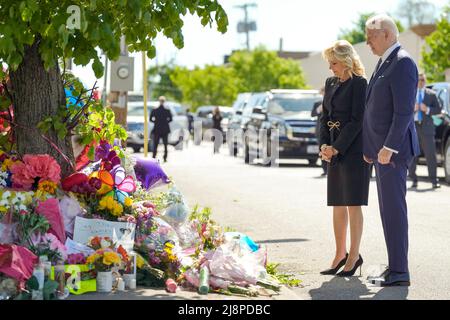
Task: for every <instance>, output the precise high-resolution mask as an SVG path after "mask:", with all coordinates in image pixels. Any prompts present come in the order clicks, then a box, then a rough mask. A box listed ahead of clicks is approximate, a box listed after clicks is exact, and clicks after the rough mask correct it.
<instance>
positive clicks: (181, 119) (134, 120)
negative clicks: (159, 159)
mask: <svg viewBox="0 0 450 320" xmlns="http://www.w3.org/2000/svg"><path fill="white" fill-rule="evenodd" d="M157 107H159V102H158V101H149V102H148V103H147V112H148V117H149V118H150V113H151V112H152V110H153V109H155V108H157ZM165 107H166V108H168V109H169V110H170V112H171V113H172V122H170V124H169V126H170V135H169V144H171V145H173V146H175V148H176V149H178V150H181V149H183V141H184V140H186V139H188V137H189V128H188V118H187V116H186V115H184V114H179V113H178V112H177V110H180V109H181V105H180V104H178V103H176V102H172V101H167V102H166V103H165ZM153 126H154V124H153V123H152V122H150V121H148V135H149V136H148V139H149V142H150V143H149V150H153V142H154V141H153V140H152V137H151V132H152V129H153ZM127 133H128V139H127V146H128V147H131V148H133V150H134V152H139V151H140V150H141V148H142V147H144V102H143V101H136V102H129V103H128V114H127Z"/></svg>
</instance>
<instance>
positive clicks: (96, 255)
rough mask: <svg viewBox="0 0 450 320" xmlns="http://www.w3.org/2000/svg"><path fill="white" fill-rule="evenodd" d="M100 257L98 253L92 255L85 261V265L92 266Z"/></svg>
mask: <svg viewBox="0 0 450 320" xmlns="http://www.w3.org/2000/svg"><path fill="white" fill-rule="evenodd" d="M100 257H101V256H100V255H99V254H98V253H94V254H92V255H90V256H89V257H88V258H87V259H86V263H87V264H94V263H95V261H97V260H98V258H100Z"/></svg>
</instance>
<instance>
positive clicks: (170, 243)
mask: <svg viewBox="0 0 450 320" xmlns="http://www.w3.org/2000/svg"><path fill="white" fill-rule="evenodd" d="M165 246H166V247H167V248H170V249H172V248H175V245H174V244H173V243H172V242H166V243H165Z"/></svg>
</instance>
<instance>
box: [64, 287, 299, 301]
mask: <svg viewBox="0 0 450 320" xmlns="http://www.w3.org/2000/svg"><path fill="white" fill-rule="evenodd" d="M299 299H300V297H299V296H298V295H296V294H295V292H294V291H292V290H291V289H289V288H287V287H285V286H283V287H282V289H281V291H280V292H279V293H278V294H276V295H273V296H263V295H260V296H259V297H247V296H241V295H233V296H228V295H222V294H216V293H210V294H208V295H200V294H198V293H197V292H192V291H185V290H177V293H168V292H166V291H165V290H164V289H148V288H137V289H136V290H132V291H128V290H127V291H124V292H117V293H109V294H107V293H96V292H92V293H86V294H82V295H79V296H75V295H70V296H69V298H68V299H67V300H299Z"/></svg>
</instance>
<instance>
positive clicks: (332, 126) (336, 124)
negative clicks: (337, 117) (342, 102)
mask: <svg viewBox="0 0 450 320" xmlns="http://www.w3.org/2000/svg"><path fill="white" fill-rule="evenodd" d="M327 125H328V127H329V128H330V131H331V130H333V129H338V130H339V128H340V126H341V123H340V122H339V121H336V122H333V121H328V122H327Z"/></svg>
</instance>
